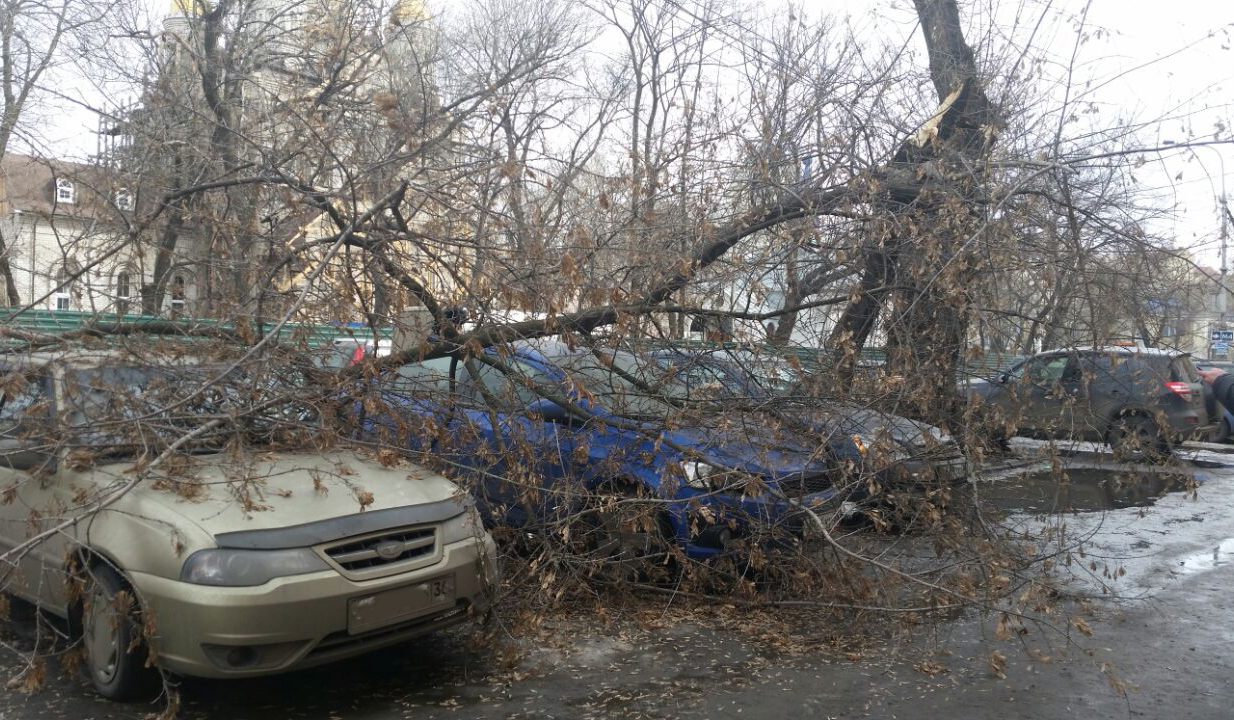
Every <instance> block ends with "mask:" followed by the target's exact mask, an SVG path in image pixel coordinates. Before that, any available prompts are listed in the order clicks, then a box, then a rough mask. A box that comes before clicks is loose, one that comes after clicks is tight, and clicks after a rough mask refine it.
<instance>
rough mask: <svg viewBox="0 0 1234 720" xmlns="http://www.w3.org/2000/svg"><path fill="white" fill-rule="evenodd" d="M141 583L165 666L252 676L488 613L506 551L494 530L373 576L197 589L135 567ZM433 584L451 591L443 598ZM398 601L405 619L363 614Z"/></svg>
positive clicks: (331, 574) (333, 575) (325, 575)
mask: <svg viewBox="0 0 1234 720" xmlns="http://www.w3.org/2000/svg"><path fill="white" fill-rule="evenodd" d="M131 580H132V583H133V585H134V587H135V588H136V589H137V593H138V595H139V596H140V598H141V601H142V603H143V606H144V607H145V608H146V609H147V610H148V611H149V612H151V613H152V620H153V624H154V627H155V631H154V637H153V638H152V639H151V643H150V644H151V649H152V650H153V653H154V657H155V660H156V662H157V664H158V665H159V666H160V667H162V668H164V669H166V670H169V671H171V672H175V673H180V674H183V675H194V676H198V677H213V678H229V677H248V676H254V675H267V674H272V673H278V672H284V671H288V670H296V669H300V668H305V667H311V666H314V665H320V664H323V663H327V662H331V661H334V660H340V659H343V658H347V657H351V656H354V655H359V654H361V653H365V652H368V651H370V650H375V649H377V648H380V647H384V646H387V645H393V644H395V643H399V642H403V641H405V640H409V639H411V638H414V637H417V636H420V635H423V634H425V633H429V632H433V631H435V630H439V629H442V628H445V627H449V626H451V625H455V624H458V623H461V622H464V621H465V620H467V619H468V618H469V617H471V616H474V615H476V614H477V613H482V612H484V611H485V610H487V609H488V605H489V599H488V598H489V597H490V591H491V589H492V588H493V587H494V585H495V583H496V582H497V565H496V548H495V546H494V545H493V541H492V538H490V537H489V536H488V534H487V533H485V534H484V535H483V536H482V537H480V538H469V539H467V540H465V541H462V542H457V543H453V544H451V545H447V546H445V547H444V548H442V557H441V560H440V561H438V562H436V563H434V564H432V565H429V566H427V567H421V568H417V569H415V570H411V571H408V572H403V573H397V574H394V575H389V576H386V577H381V578H377V579H374V580H365V581H353V580H349V579H347V578H345V577H343V576H342V575H341V574H339V573H338V572H336V571H334V570H329V571H322V572H315V573H309V574H305V575H296V576H291V577H284V578H276V579H274V580H271V581H270V582H268V583H266V584H264V585H259V586H255V587H215V586H207V585H193V584H190V583H184V582H180V581H178V580H171V579H168V578H163V577H158V576H155V575H147V574H144V573H131ZM422 588H423V589H424V590H421V589H422ZM428 588H433V589H435V590H437V591H442V590H444V589H445V588H450V590H451V591H450V592H449V593H446V592H438V593H437V594H436V595H433V594H432V593H430V591H429V590H428ZM392 605H393V606H395V607H396V610H395V612H397V616H396V617H397V619H396V620H391V621H389V622H385V621H383V620H382V619H381V618H378V619H377V620H376V621H375V622H374V621H373V619H372V618H371V617H370V618H367V619H366V618H364V617H362V613H363V612H364V610H363V609H364V608H366V607H369V608H372V607H378V606H380V607H382V612H385V613H387V614H388V613H390V612H391V610H390V608H391V606H392ZM390 617H394V616H390ZM366 623H367V624H366Z"/></svg>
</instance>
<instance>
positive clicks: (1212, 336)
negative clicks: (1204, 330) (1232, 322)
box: [1208, 330, 1234, 343]
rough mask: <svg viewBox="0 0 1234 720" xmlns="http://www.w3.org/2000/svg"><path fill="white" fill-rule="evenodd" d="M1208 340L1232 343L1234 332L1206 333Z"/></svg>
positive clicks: (1218, 331) (1214, 331)
mask: <svg viewBox="0 0 1234 720" xmlns="http://www.w3.org/2000/svg"><path fill="white" fill-rule="evenodd" d="M1208 339H1209V340H1212V341H1213V342H1222V343H1230V342H1234V330H1212V331H1210V332H1209V333H1208Z"/></svg>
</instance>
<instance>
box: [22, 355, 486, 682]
mask: <svg viewBox="0 0 1234 720" xmlns="http://www.w3.org/2000/svg"><path fill="white" fill-rule="evenodd" d="M0 374H2V375H3V376H4V377H5V378H6V380H5V392H4V398H3V405H0V449H2V450H3V452H2V453H0V485H2V486H3V488H4V489H5V492H6V493H7V495H6V500H7V502H5V503H4V504H3V505H0V551H2V552H11V551H12V550H13V549H14V548H19V547H21V548H24V549H23V552H22V553H21V554H19V555H18V556H19V557H20V558H21V559H20V563H19V565H18V567H17V568H16V569H15V572H13V573H12V574H11V575H10V576H9V577H8V578H7V582H6V584H5V586H4V590H5V591H7V592H9V593H11V594H13V595H15V596H17V597H18V598H21V599H23V600H27V601H29V602H32V603H37V604H38V605H39V607H40V608H42V609H43V610H44V611H46V612H50V613H52V614H54V615H59V616H61V617H65V618H69V619H70V621H72V622H71V624H79V625H84V628H83V630H84V638H85V644H86V649H87V651H88V653H91V654H92V655H94V654H99V653H100V652H105V651H107V650H106V648H107V646H106V643H105V641H106V637H103V641H104V642H103V645H99V643H98V642H94V643H93V644H92V640H98V638H96V637H93V636H92V635H91V632H92V628H91V627H90V616H91V615H92V613H93V612H94V611H95V610H96V609H95V610H92V609H91V608H90V607H84V608H83V602H85V604H87V605H88V604H89V600H88V598H89V597H91V596H90V595H89V592H88V589H89V587H90V583H91V579H92V578H94V579H95V580H96V582H97V578H98V577H99V576H101V575H109V576H111V577H112V578H113V581H112V582H113V583H114V582H120V583H122V584H123V586H124V588H125V590H131V592H132V594H133V595H135V597H136V600H137V602H138V603H139V605H140V607H141V609H142V610H143V611H144V614H145V617H146V619H147V620H148V621H149V622H150V623H152V627H153V633H152V635H151V636H150V638H149V645H150V650H151V656H152V657H153V658H154V659H155V662H156V663H157V665H158V666H159V667H161V668H163V669H165V670H168V671H171V672H175V673H180V674H185V675H195V676H204V677H218V678H226V677H243V676H252V675H260V674H268V673H274V672H281V671H286V670H291V669H296V668H301V667H307V666H311V665H317V664H321V663H325V662H328V661H331V660H336V659H340V658H344V657H348V656H351V655H355V654H358V653H361V652H365V651H368V650H371V649H374V648H377V647H381V646H385V645H389V644H392V643H396V642H399V641H403V640H407V639H410V638H412V637H415V636H417V635H420V634H423V633H425V632H429V631H432V630H436V629H438V628H443V627H447V626H449V625H453V624H456V623H460V622H463V621H464V620H466V619H467V618H468V617H470V616H474V615H475V613H476V612H477V611H483V610H485V608H486V607H487V604H488V600H487V598H488V590H489V586H490V584H491V583H492V582H493V581H494V580H495V577H496V575H495V573H496V566H495V548H494V545H493V543H492V540H491V538H489V536H488V535H487V533H486V532H485V531H484V530H483V529H482V527H480V525H479V521H478V516H477V514H476V513H475V511H474V509H473V506H472V504H471V503H470V502H469V501H468V500H467V498H466V497H465V496H464V495H462V494H461V493H460V491H459V490H458V488H457V487H456V486H455V485H454V484H453V483H451V482H450V481H448V480H446V479H445V478H443V477H441V476H440V475H437V474H435V473H432V472H429V471H427V470H426V469H424V468H420V467H416V466H412V465H408V464H404V465H402V466H395V467H387V466H384V465H382V464H380V463H377V462H374V461H372V460H369V459H367V458H365V457H363V456H361V455H358V454H356V453H355V452H353V451H349V450H346V449H333V450H330V449H327V450H317V449H314V448H312V447H311V443H307V445H309V446H310V447H306V448H304V449H303V450H301V451H295V450H292V449H275V448H276V447H282V448H288V447H290V444H289V443H288V442H287V438H286V437H283V439H282V442H280V443H279V444H278V445H267V446H263V445H262V444H261V442H260V440H261V438H262V437H265V438H266V439H268V440H270V441H271V442H273V436H274V435H279V434H280V433H281V431H280V430H279V427H278V426H279V425H280V424H284V425H285V426H286V428H294V429H293V430H291V431H292V432H304V433H307V434H308V435H310V436H311V435H313V434H315V433H316V432H317V430H316V429H314V428H313V427H311V425H309V426H308V427H306V426H305V421H306V419H307V416H306V413H307V412H308V410H306V409H305V408H298V409H295V410H290V411H288V410H286V409H284V410H280V411H278V412H273V413H270V414H267V416H266V417H265V418H264V420H263V421H261V422H257V423H256V426H255V427H249V428H246V430H247V431H248V434H247V437H248V439H249V440H248V442H249V443H253V442H254V438H255V437H256V438H257V442H256V444H247V445H244V446H239V445H237V444H236V443H237V440H238V438H237V437H236V435H235V434H230V435H228V434H227V433H224V435H225V436H226V437H225V439H224V438H222V437H214V438H213V439H209V440H203V441H202V442H201V443H200V444H197V445H193V444H186V445H184V446H182V447H181V448H180V450H181V451H182V453H181V454H179V455H178V462H177V463H176V464H177V466H178V469H177V471H176V472H175V474H174V475H173V474H171V473H165V472H164V471H163V470H161V469H151V470H148V471H144V470H143V463H145V462H148V461H149V460H150V459H152V458H151V456H150V455H146V454H144V453H143V450H142V448H140V447H138V444H139V441H140V440H141V439H142V437H143V436H142V433H146V432H160V431H169V432H171V433H172V435H171V436H170V437H176V436H180V435H182V433H184V432H191V431H192V430H193V429H200V428H202V427H203V423H205V422H206V418H205V417H200V416H197V414H196V413H197V412H199V411H201V410H203V409H205V408H204V407H203V405H210V404H211V403H214V404H215V409H216V410H218V409H220V407H219V406H218V405H217V404H218V403H223V404H224V405H226V403H229V402H230V403H235V402H242V401H243V398H244V397H245V396H246V394H247V393H250V392H252V391H253V386H252V384H251V383H250V382H249V381H248V380H247V379H246V380H245V381H243V382H240V383H230V384H228V383H217V384H216V385H215V386H214V387H212V388H210V389H209V391H208V392H204V393H198V394H196V395H193V394H192V393H191V392H186V390H185V389H186V388H197V387H200V384H201V383H202V382H203V381H204V380H206V379H207V378H210V377H213V370H203V369H202V368H200V367H191V366H190V367H181V368H177V369H169V368H166V367H160V368H159V369H157V370H154V369H150V368H148V367H141V366H139V365H138V364H137V363H136V362H134V361H133V360H132V359H125V360H121V359H119V358H117V357H114V356H111V355H101V356H82V357H68V358H65V357H63V356H62V357H47V358H39V357H34V358H30V359H27V361H25V362H23V363H22V364H20V365H18V364H12V363H9V364H5V365H4V366H3V367H2V368H0ZM225 387H227V388H230V389H228V390H224V388H225ZM270 387H271V386H270V385H269V384H267V385H266V386H265V388H266V389H267V390H269V389H270ZM177 397H178V398H180V399H181V400H182V401H183V404H182V405H181V407H180V409H179V410H178V411H174V412H163V413H161V414H160V413H159V412H157V411H158V410H159V408H166V407H168V405H169V403H171V402H172V399H173V398H177ZM234 407H235V406H234V405H233V406H232V409H233V410H234ZM206 417H211V416H206ZM213 417H214V418H215V419H217V418H219V417H220V416H219V415H217V414H216V415H214V416H213ZM143 418H148V419H150V420H151V422H150V423H149V426H148V428H152V429H153V430H148V429H143V430H140V431H138V430H135V429H134V428H139V427H141V428H146V427H147V426H145V425H143V424H142V422H141V421H142V419H143ZM219 427H220V428H222V427H223V425H221V424H220V425H219ZM254 433H256V434H254ZM208 435H209V434H208V433H203V434H201V435H199V436H198V438H199V439H201V438H206V437H207V436H208ZM39 437H41V438H44V439H46V438H53V439H54V438H57V437H62V438H63V439H64V441H63V442H54V441H53V442H40V441H38V440H36V438H39ZM144 437H145V439H147V440H150V439H151V438H150V436H149V435H145V436H144ZM280 437H282V436H281V435H280ZM220 442H222V443H225V444H226V445H227V447H226V449H224V448H222V447H218V446H216V445H217V444H218V443H220ZM151 447H156V444H155V443H153V442H152V443H151ZM167 464H171V463H170V462H169V463H167ZM77 516H80V519H78V520H76V521H75V522H71V523H67V522H65V520H66V519H67V518H73V517H77ZM31 539H37V540H38V541H37V542H34V543H33V544H31V542H30V541H31ZM78 581H84V583H85V585H86V586H87V593H86V594H85V595H84V596H83V595H82V594H80V593H77V592H75V591H74V589H73V588H74V586H75V583H76V582H78ZM113 589H114V588H113ZM83 597H84V598H86V599H85V600H84V601H83ZM83 611H84V614H83ZM112 620H113V623H114V622H115V619H114V618H113V619H112ZM113 629H114V628H113ZM94 631H95V632H96V633H97V634H98V635H100V636H106V634H107V632H106V628H100V627H96V628H94ZM100 647H102V648H103V650H100V649H99V648H100ZM128 651H129V650H128V649H127V648H121V649H119V650H117V649H116V648H114V647H112V648H111V649H110V652H111V653H113V656H112V658H111V659H110V660H107V659H106V658H103V657H91V658H90V660H88V662H87V670H88V671H89V672H90V673H91V679H92V680H94V681H95V685H96V688H98V689H99V691H100V692H102V693H103V694H105V695H108V696H111V697H116V698H120V699H123V698H125V697H126V696H131V695H132V688H131V687H120V686H122V685H124V683H123V682H121V681H120V680H118V679H117V678H116V677H112V675H114V674H115V673H116V672H117V671H116V667H117V663H123V662H124V661H125V656H124V653H127V652H128ZM117 652H118V653H120V654H116V653H117ZM108 663H110V664H108ZM109 673H110V674H109Z"/></svg>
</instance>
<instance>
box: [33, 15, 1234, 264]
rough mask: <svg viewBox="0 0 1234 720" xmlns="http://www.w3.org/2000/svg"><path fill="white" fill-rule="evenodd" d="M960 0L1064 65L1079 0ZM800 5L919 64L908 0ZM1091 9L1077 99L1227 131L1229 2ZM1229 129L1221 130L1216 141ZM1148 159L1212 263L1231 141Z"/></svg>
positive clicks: (61, 126)
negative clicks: (887, 43) (910, 54)
mask: <svg viewBox="0 0 1234 720" xmlns="http://www.w3.org/2000/svg"><path fill="white" fill-rule="evenodd" d="M149 2H150V4H151V5H150V6H151V8H152V9H154V10H156V12H157V11H159V10H161V9H162V8H166V7H169V6H170V4H171V3H170V0H149ZM457 2H458V0H436V1H430V6H431V7H433V8H434V9H435V10H443V9H447V8H448V7H450V6H451V5H453V4H455V3H457ZM775 2H776V0H772V4H774V3H775ZM960 3H961V11H962V13H963V14H964V15H965V16H966V17H968V18H970V22H972V23H974V24H977V25H982V24H985V25H988V24H989V23H990V21H991V18H994V21H993V22H994V24H996V25H998V26H999V27H1000V28H1006V29H1007V33H1008V37H1007V42H1010V43H1023V42H1025V41H1026V40H1027V37H1028V35H1029V34H1030V31H1031V30H1032V29H1033V27H1035V25H1036V18H1037V17H1038V16H1039V15H1040V14H1041V13H1042V11H1043V10H1048V17H1050V18H1051V20H1050V21H1048V22H1047V23H1045V24H1044V25H1042V26H1041V27H1040V28H1039V29H1037V30H1036V31H1035V32H1033V33H1032V34H1033V37H1034V44H1035V45H1037V46H1040V47H1043V48H1045V49H1047V50H1048V52H1049V54H1050V55H1051V56H1052V57H1053V59H1054V60H1055V64H1056V67H1057V68H1059V69H1061V68H1064V67H1065V66H1067V65H1068V64H1069V62H1068V61H1069V60H1070V57H1071V54H1072V50H1073V48H1074V44H1075V30H1076V26H1077V25H1076V24H1077V22H1078V19H1079V16H1080V14H1081V13H1082V11H1083V10H1084V8H1085V7H1086V2H1084V0H1052V1H1051V0H1027V2H1026V3H1020V2H1007V1H1006V0H1001V1H1000V0H960ZM807 7H812V8H817V10H815V12H820V11H825V12H831V13H838V14H841V15H847V16H848V18H849V22H850V23H852V24H853V26H854V27H856V28H857V29H858V31H859V32H860V33H861V34H862V35H868V36H870V37H883V38H888V39H896V40H904V39H907V40H908V41H909V42H910V45H911V46H912V47H914V48H916V51H917V52H918V53H919V55H920V57H922V58H923V59H924V45H923V44H922V41H921V37H920V33H919V32H918V31H917V25H916V16H915V14H914V12H913V10H912V3H911V0H827V2H825V3H807ZM1088 8H1089V9H1088V14H1087V18H1086V20H1085V22H1086V26H1087V27H1088V28H1089V29H1090V30H1097V29H1100V30H1101V31H1102V32H1100V33H1095V37H1092V38H1091V39H1090V40H1089V41H1088V42H1086V43H1085V44H1083V45H1082V46H1081V47H1080V49H1079V51H1078V55H1077V63H1076V65H1075V69H1076V72H1075V85H1074V86H1075V88H1076V92H1078V93H1081V94H1082V95H1083V98H1084V99H1085V100H1090V101H1093V102H1096V103H1097V104H1098V105H1099V106H1101V107H1102V108H1103V110H1102V115H1101V116H1100V117H1101V118H1102V119H1105V118H1109V120H1108V121H1109V122H1111V123H1113V122H1115V120H1116V118H1129V117H1130V118H1135V119H1136V120H1137V121H1138V122H1140V123H1143V124H1144V127H1143V129H1142V137H1143V138H1144V139H1145V140H1146V141H1149V142H1151V143H1153V144H1161V143H1164V142H1167V141H1173V142H1179V143H1181V142H1185V141H1187V140H1188V139H1191V140H1196V139H1208V140H1211V139H1213V138H1214V137H1215V135H1214V133H1216V128H1217V127H1218V124H1219V123H1220V124H1222V125H1223V126H1224V127H1226V128H1229V127H1231V126H1232V125H1234V113H1231V101H1232V98H1234V96H1232V95H1231V91H1232V90H1234V82H1232V78H1231V76H1232V75H1234V49H1231V48H1232V46H1234V36H1232V35H1234V3H1231V2H1229V0H1173V2H1168V3H1163V2H1160V1H1159V0H1092V2H1091V5H1088ZM1016 13H1019V16H1017V15H1016ZM980 51H981V48H978V52H979V53H980ZM1073 96H1074V94H1073ZM95 125H96V123H95V120H94V119H93V118H92V117H91V115H90V114H89V113H87V112H83V111H81V110H80V109H78V110H73V109H71V108H65V109H64V111H63V112H61V113H58V114H56V115H55V116H53V117H52V118H49V123H48V125H47V126H45V129H46V131H47V132H46V133H45V136H46V137H47V139H48V140H49V141H50V142H48V143H47V145H46V146H45V147H46V148H47V149H48V151H49V152H52V153H53V154H58V155H62V156H70V157H71V156H76V157H83V156H85V155H88V154H90V153H92V152H93V151H94V147H95V138H94V134H93V130H94V128H95ZM1229 136H1230V135H1229V131H1228V130H1227V131H1226V132H1225V133H1223V134H1222V135H1221V139H1225V138H1226V137H1229ZM1146 144H1147V143H1146ZM53 149H54V150H53ZM1152 157H1155V160H1154V161H1153V162H1152V163H1150V164H1149V165H1147V166H1145V167H1144V168H1142V170H1141V171H1139V172H1137V177H1138V179H1139V180H1140V181H1141V182H1142V183H1143V184H1144V185H1146V186H1148V187H1151V188H1155V189H1157V190H1158V191H1159V192H1160V193H1161V195H1162V197H1163V198H1164V199H1165V200H1166V201H1167V202H1169V203H1172V204H1174V205H1175V207H1176V213H1175V216H1174V218H1175V219H1174V222H1173V223H1172V224H1167V225H1166V226H1163V227H1159V228H1156V229H1155V230H1156V231H1157V232H1159V233H1162V234H1166V235H1173V236H1174V238H1175V241H1176V242H1177V244H1178V245H1179V246H1180V247H1192V248H1194V249H1195V251H1196V253H1197V260H1199V261H1200V262H1202V263H1204V264H1208V265H1212V266H1216V265H1217V257H1218V247H1219V242H1218V235H1219V229H1220V222H1219V218H1220V213H1219V212H1218V202H1217V198H1218V196H1220V195H1221V193H1222V190H1223V180H1224V181H1225V184H1226V186H1227V187H1226V188H1225V189H1226V190H1227V191H1229V192H1231V193H1234V179H1226V178H1225V175H1226V174H1227V173H1228V172H1234V147H1231V146H1210V147H1205V148H1197V149H1195V150H1194V151H1192V150H1185V151H1174V152H1167V153H1163V154H1160V155H1154V156H1152ZM1180 174H1181V177H1179V175H1180ZM1176 178H1178V179H1176ZM1231 232H1234V227H1232V228H1231Z"/></svg>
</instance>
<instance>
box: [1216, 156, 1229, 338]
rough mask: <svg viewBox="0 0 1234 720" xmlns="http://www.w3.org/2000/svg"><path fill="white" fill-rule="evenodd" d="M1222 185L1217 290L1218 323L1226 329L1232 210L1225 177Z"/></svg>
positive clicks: (1222, 179)
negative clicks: (1226, 247) (1218, 281)
mask: <svg viewBox="0 0 1234 720" xmlns="http://www.w3.org/2000/svg"><path fill="white" fill-rule="evenodd" d="M1221 185H1222V190H1221V284H1220V286H1219V287H1218V288H1217V312H1218V313H1219V317H1218V321H1219V322H1220V323H1221V326H1222V327H1223V328H1224V327H1225V310H1226V307H1225V303H1226V295H1227V294H1228V293H1227V292H1226V289H1225V274H1226V270H1227V268H1226V256H1225V253H1226V249H1225V246H1226V238H1227V237H1228V234H1227V225H1228V222H1229V218H1230V208H1229V207H1228V206H1227V205H1226V204H1225V177H1224V176H1223V177H1222V178H1221Z"/></svg>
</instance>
